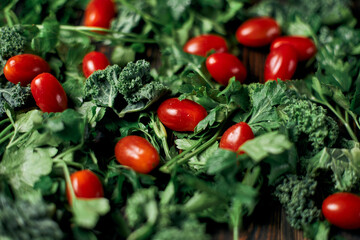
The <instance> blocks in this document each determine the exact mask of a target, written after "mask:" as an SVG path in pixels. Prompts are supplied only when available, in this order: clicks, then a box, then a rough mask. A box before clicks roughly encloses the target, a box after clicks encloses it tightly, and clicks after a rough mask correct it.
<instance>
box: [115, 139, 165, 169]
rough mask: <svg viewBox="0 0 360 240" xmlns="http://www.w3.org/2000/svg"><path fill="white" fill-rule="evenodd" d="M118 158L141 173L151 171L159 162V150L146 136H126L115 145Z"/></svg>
mask: <svg viewBox="0 0 360 240" xmlns="http://www.w3.org/2000/svg"><path fill="white" fill-rule="evenodd" d="M115 157H116V160H117V161H118V162H119V163H120V164H122V165H124V166H128V167H130V168H132V169H133V170H134V171H136V172H139V173H145V174H146V173H149V172H151V171H152V170H153V169H154V168H156V166H157V165H158V164H159V161H160V157H159V153H158V152H157V150H156V149H155V148H154V146H153V145H151V143H150V142H148V141H147V140H146V139H145V138H142V137H139V136H126V137H124V138H122V139H120V140H119V141H118V142H117V144H116V146H115Z"/></svg>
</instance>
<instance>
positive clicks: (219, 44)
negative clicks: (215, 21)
mask: <svg viewBox="0 0 360 240" xmlns="http://www.w3.org/2000/svg"><path fill="white" fill-rule="evenodd" d="M183 50H184V52H186V53H190V54H194V55H198V56H202V57H206V56H207V54H208V53H209V52H210V51H211V50H214V51H215V52H218V53H223V52H227V51H228V47H227V43H226V40H225V39H224V38H223V37H221V36H218V35H214V34H204V35H199V36H197V37H194V38H191V39H190V40H189V41H187V43H186V44H185V45H184V47H183Z"/></svg>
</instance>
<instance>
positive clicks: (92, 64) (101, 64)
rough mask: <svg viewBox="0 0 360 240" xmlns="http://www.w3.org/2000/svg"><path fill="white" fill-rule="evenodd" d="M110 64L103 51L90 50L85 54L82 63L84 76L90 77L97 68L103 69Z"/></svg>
mask: <svg viewBox="0 0 360 240" xmlns="http://www.w3.org/2000/svg"><path fill="white" fill-rule="evenodd" d="M109 65H110V62H109V60H108V59H107V57H106V56H105V54H103V53H101V52H95V51H93V52H89V53H88V54H86V55H85V57H84V59H83V63H82V69H83V73H84V76H85V77H86V78H88V77H89V76H90V75H91V74H92V73H93V72H95V71H96V70H103V69H105V68H106V67H107V66H109Z"/></svg>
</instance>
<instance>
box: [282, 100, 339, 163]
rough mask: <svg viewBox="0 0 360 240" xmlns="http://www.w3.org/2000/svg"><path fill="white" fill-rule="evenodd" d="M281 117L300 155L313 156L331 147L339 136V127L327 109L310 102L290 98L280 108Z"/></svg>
mask: <svg viewBox="0 0 360 240" xmlns="http://www.w3.org/2000/svg"><path fill="white" fill-rule="evenodd" d="M278 110H279V111H278V112H279V116H280V117H281V119H282V121H283V122H284V124H285V127H286V128H287V129H288V130H289V135H290V136H289V137H290V140H291V141H293V142H295V143H296V145H297V148H298V149H300V151H298V152H299V153H305V156H313V155H315V154H316V153H318V152H319V151H321V150H322V149H323V148H324V147H331V146H332V145H334V143H335V142H336V140H337V138H338V135H339V127H338V125H337V123H336V121H335V120H334V119H332V118H331V117H330V116H329V115H327V111H326V109H324V108H323V107H321V106H319V105H317V104H316V103H313V102H311V101H309V100H305V99H299V98H296V97H293V98H289V99H288V101H287V103H286V104H285V105H281V106H280V107H279V108H278Z"/></svg>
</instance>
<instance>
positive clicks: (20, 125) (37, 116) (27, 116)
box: [15, 110, 43, 133]
mask: <svg viewBox="0 0 360 240" xmlns="http://www.w3.org/2000/svg"><path fill="white" fill-rule="evenodd" d="M42 121H43V117H42V112H41V111H39V110H32V111H29V112H27V113H21V114H19V115H17V116H16V122H15V129H16V130H17V131H18V132H20V133H25V132H30V131H31V130H33V129H35V128H38V127H40V126H41V124H42Z"/></svg>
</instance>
